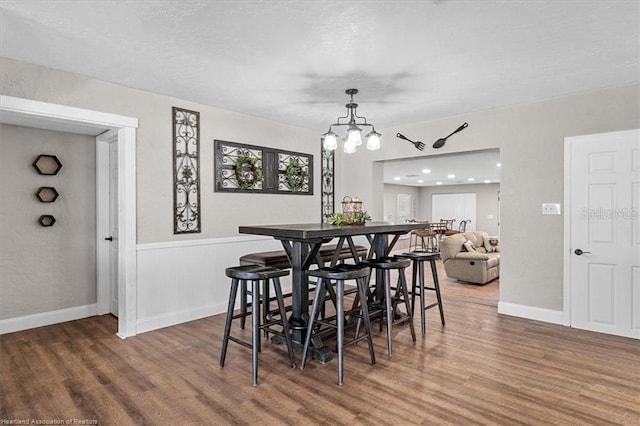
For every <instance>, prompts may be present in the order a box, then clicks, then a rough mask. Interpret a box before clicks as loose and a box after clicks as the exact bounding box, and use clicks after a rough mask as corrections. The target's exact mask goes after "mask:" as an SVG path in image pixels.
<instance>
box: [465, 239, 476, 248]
mask: <svg viewBox="0 0 640 426" xmlns="http://www.w3.org/2000/svg"><path fill="white" fill-rule="evenodd" d="M462 247H464V249H465V250H466V251H476V246H475V245H474V244H473V243H472V242H471V241H469V240H467V241H465V242H464V244H462Z"/></svg>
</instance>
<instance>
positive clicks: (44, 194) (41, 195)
mask: <svg viewBox="0 0 640 426" xmlns="http://www.w3.org/2000/svg"><path fill="white" fill-rule="evenodd" d="M59 196H60V194H59V193H58V191H56V189H55V188H54V187H52V186H41V187H40V188H39V189H38V192H36V197H38V199H39V200H40V201H41V202H43V203H53V202H54V201H56V200H57V199H58V197H59Z"/></svg>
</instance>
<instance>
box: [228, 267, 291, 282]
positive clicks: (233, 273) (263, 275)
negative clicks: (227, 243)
mask: <svg viewBox="0 0 640 426" xmlns="http://www.w3.org/2000/svg"><path fill="white" fill-rule="evenodd" d="M225 273H226V274H227V276H228V277H229V278H237V279H239V280H268V279H270V278H275V277H284V276H287V275H289V271H286V270H282V269H278V268H274V267H271V266H262V265H240V266H233V267H231V268H227V269H225Z"/></svg>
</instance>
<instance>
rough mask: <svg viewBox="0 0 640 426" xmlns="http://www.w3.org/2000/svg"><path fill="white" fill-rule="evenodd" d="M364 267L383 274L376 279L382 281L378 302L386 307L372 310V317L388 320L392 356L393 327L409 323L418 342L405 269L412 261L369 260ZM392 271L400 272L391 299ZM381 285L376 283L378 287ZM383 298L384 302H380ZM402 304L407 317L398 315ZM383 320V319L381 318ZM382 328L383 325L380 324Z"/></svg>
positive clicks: (412, 334)
mask: <svg viewBox="0 0 640 426" xmlns="http://www.w3.org/2000/svg"><path fill="white" fill-rule="evenodd" d="M361 264H362V265H366V266H369V267H370V268H372V269H376V270H380V272H381V274H376V279H379V278H381V279H382V286H383V287H384V288H383V294H382V295H379V300H378V302H382V301H384V306H380V309H378V310H372V312H371V314H372V316H375V315H380V313H382V314H383V315H384V317H386V319H387V353H388V354H389V356H391V355H392V339H391V329H392V327H393V325H398V324H402V323H405V322H406V323H408V324H409V329H410V330H411V338H412V339H413V341H414V342H415V341H416V332H415V329H414V327H413V315H412V313H411V307H410V304H409V303H410V300H409V291H408V289H407V279H406V276H405V269H406V268H407V267H409V266H410V265H411V260H410V259H400V258H397V257H380V258H377V259H368V260H365V261H362V262H361ZM391 270H397V271H398V282H397V285H396V287H395V296H394V297H393V298H392V297H391V290H392V286H391ZM379 285H380V283H378V282H376V286H379ZM380 298H382V299H383V300H380ZM400 304H404V305H405V310H406V315H402V314H398V313H396V309H397V308H398V306H399V305H400ZM381 320H382V317H381ZM380 327H382V323H380Z"/></svg>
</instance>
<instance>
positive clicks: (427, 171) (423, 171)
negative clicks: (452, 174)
mask: <svg viewBox="0 0 640 426" xmlns="http://www.w3.org/2000/svg"><path fill="white" fill-rule="evenodd" d="M422 173H424V174H425V175H426V174H427V173H431V169H422Z"/></svg>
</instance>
